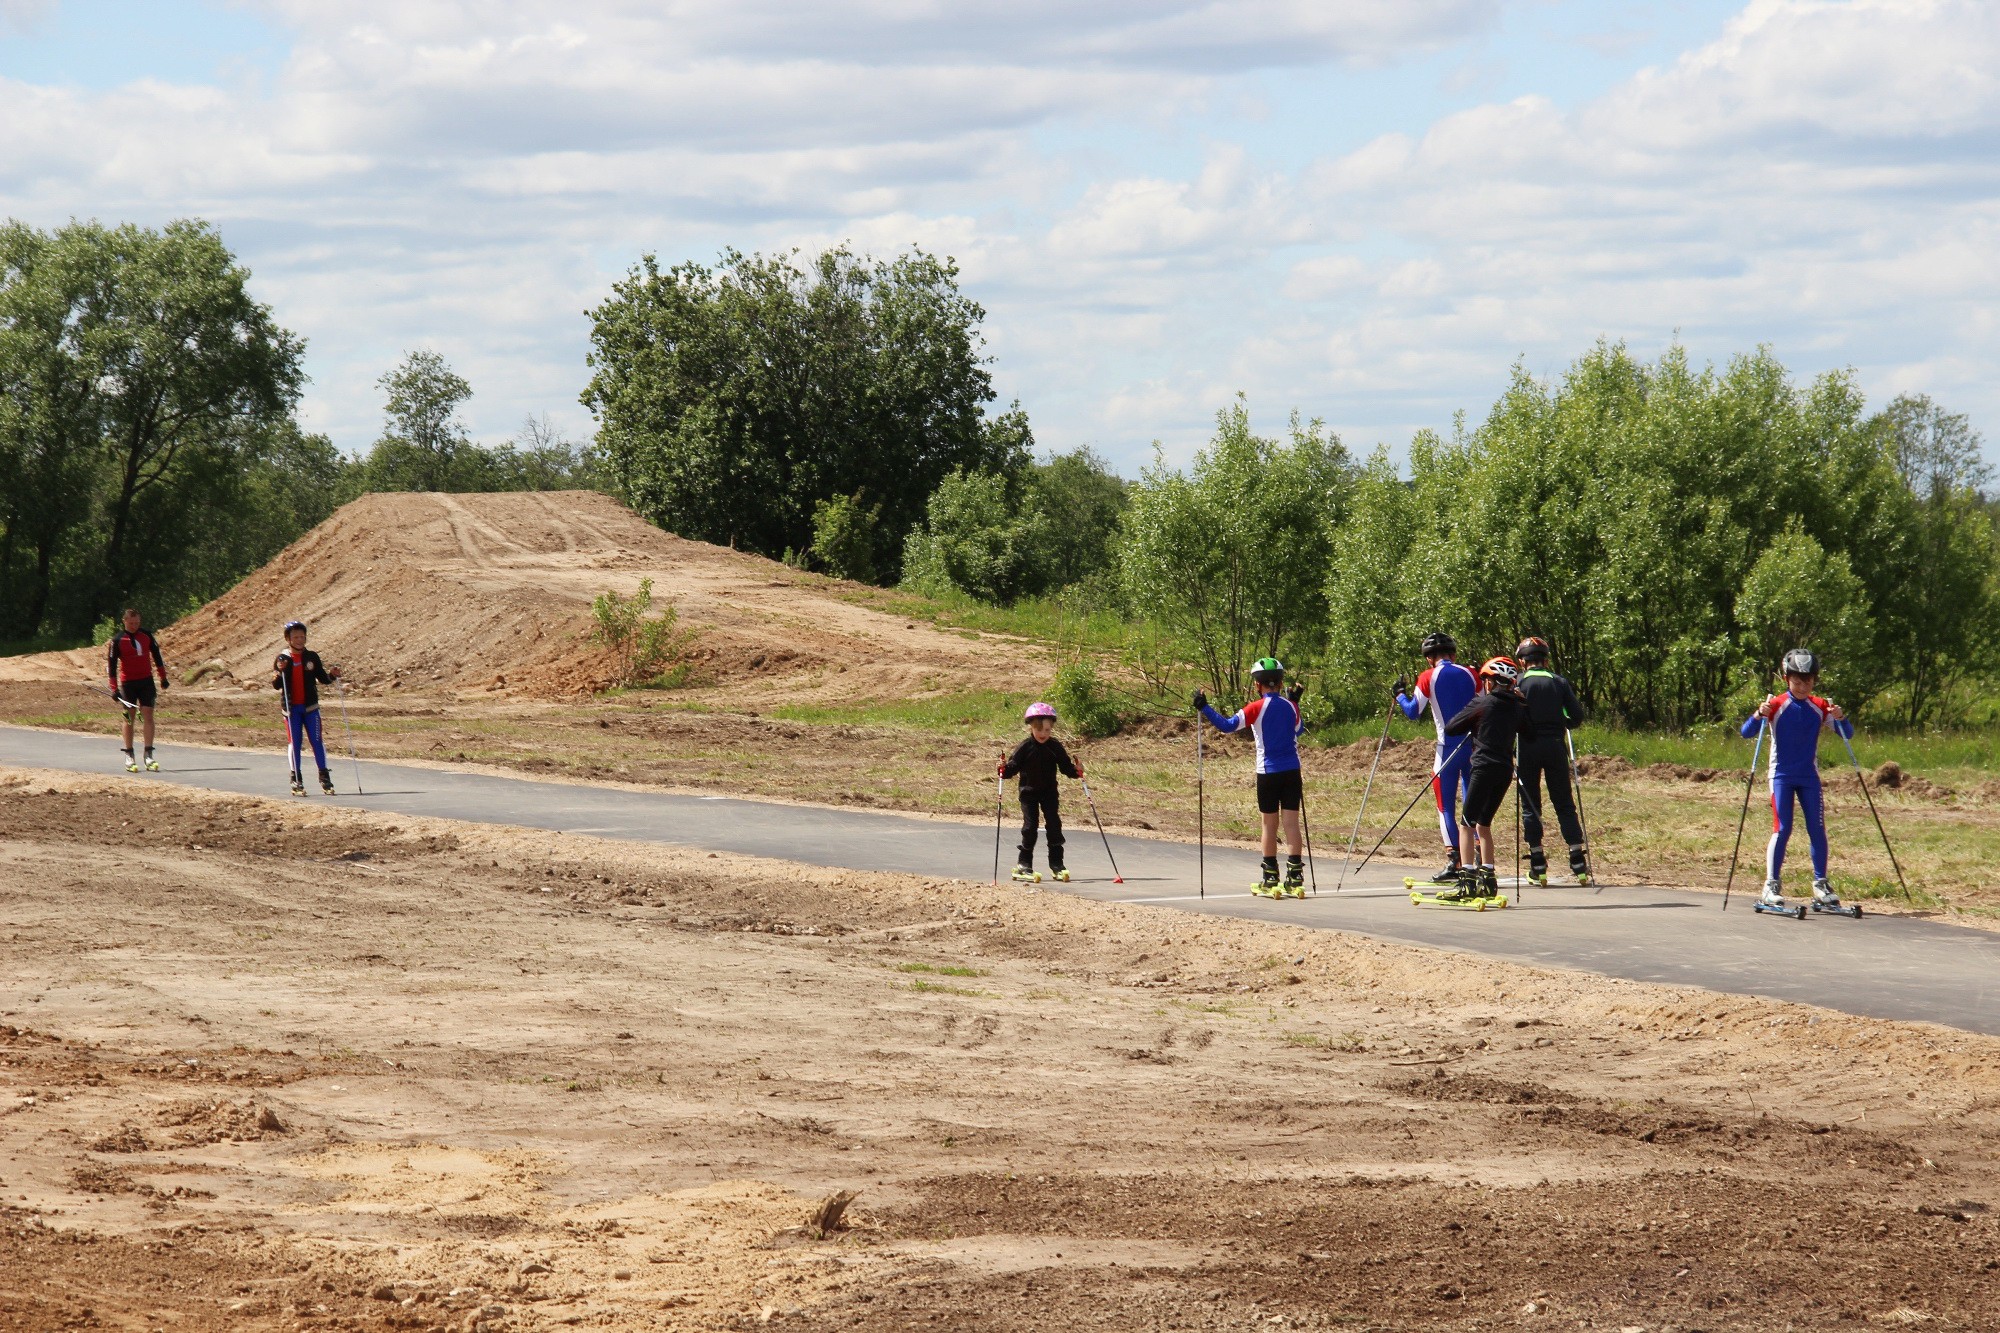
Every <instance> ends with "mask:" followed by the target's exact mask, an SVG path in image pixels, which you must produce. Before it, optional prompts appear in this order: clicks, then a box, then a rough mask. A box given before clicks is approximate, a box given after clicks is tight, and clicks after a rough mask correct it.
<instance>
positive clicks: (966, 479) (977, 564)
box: [902, 471, 1048, 605]
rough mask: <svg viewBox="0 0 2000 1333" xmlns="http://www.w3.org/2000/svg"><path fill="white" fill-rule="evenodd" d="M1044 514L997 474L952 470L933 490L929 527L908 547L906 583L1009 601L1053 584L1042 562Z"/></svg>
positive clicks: (928, 589)
mask: <svg viewBox="0 0 2000 1333" xmlns="http://www.w3.org/2000/svg"><path fill="white" fill-rule="evenodd" d="M1047 545H1048V542H1047V535H1046V520H1045V518H1044V515H1043V513H1042V511H1041V510H1040V509H1038V508H1033V507H1026V508H1024V507H1023V506H1022V504H1021V502H1020V496H1019V488H1018V486H1017V485H1016V484H1015V483H1014V482H1013V481H1012V480H1011V479H1010V478H1008V477H1006V476H1004V475H1002V474H1001V473H998V472H964V471H959V472H953V473H952V474H951V475H949V476H947V477H946V478H945V479H944V480H943V481H942V482H940V483H939V484H938V488H937V489H936V490H935V491H933V492H931V496H930V500H929V501H928V503H927V505H926V508H925V517H924V523H923V526H922V527H920V528H918V529H917V530H916V531H914V532H912V533H910V535H909V537H908V538H907V539H906V540H905V543H904V551H903V562H902V567H903V583H904V584H905V586H907V587H911V588H914V589H916V590H918V591H920V592H925V593H929V594H931V595H932V596H940V595H943V594H946V593H948V592H950V591H952V590H954V589H956V590H957V591H960V592H964V593H967V594H969V595H971V596H973V597H977V598H978V599H980V600H981V601H984V602H993V603H996V604H1001V605H1005V604H1007V603H1010V602H1013V601H1015V600H1016V599H1018V598H1021V597H1025V596H1032V595H1033V594H1035V593H1037V592H1040V591H1041V590H1042V589H1043V588H1044V587H1045V586H1046V584H1047V579H1046V577H1045V575H1044V572H1043V566H1042V564H1041V559H1042V553H1043V550H1044V549H1045V548H1046V546H1047Z"/></svg>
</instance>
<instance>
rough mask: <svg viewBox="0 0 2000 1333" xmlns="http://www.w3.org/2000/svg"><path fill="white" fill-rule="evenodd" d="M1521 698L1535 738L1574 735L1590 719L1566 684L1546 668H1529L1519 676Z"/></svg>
mask: <svg viewBox="0 0 2000 1333" xmlns="http://www.w3.org/2000/svg"><path fill="white" fill-rule="evenodd" d="M1521 694H1522V696H1523V697H1524V698H1526V699H1527V701H1528V717H1529V718H1530V719H1531V720H1532V721H1533V722H1534V724H1535V735H1536V736H1538V737H1549V736H1561V735H1562V734H1563V733H1564V732H1565V731H1574V730H1575V729H1576V728H1578V727H1580V726H1582V725H1583V723H1584V720H1585V719H1586V718H1587V717H1589V716H1590V715H1589V714H1588V713H1586V712H1584V711H1583V705H1582V704H1581V703H1578V702H1577V698H1576V691H1575V690H1573V689H1571V688H1570V687H1569V682H1568V681H1566V680H1564V679H1563V678H1562V677H1561V676H1558V675H1557V674H1556V673H1555V672H1553V671H1550V670H1549V669H1548V668H1546V667H1530V668H1529V669H1528V670H1526V671H1524V672H1522V673H1521Z"/></svg>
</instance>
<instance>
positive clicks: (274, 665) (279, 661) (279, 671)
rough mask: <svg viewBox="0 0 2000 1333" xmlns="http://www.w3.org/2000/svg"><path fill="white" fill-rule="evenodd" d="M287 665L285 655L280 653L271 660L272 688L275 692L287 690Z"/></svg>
mask: <svg viewBox="0 0 2000 1333" xmlns="http://www.w3.org/2000/svg"><path fill="white" fill-rule="evenodd" d="M285 665H286V663H285V655H284V654H283V653H279V654H278V655H277V656H276V657H274V658H272V659H271V688H272V689H274V690H282V689H284V688H285Z"/></svg>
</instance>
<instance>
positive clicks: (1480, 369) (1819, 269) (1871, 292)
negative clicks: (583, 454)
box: [0, 0, 2000, 475]
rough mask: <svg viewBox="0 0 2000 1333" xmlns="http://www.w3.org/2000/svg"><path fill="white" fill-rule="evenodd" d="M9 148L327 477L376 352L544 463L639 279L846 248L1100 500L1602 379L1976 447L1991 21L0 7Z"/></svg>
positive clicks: (991, 8) (539, 7)
mask: <svg viewBox="0 0 2000 1333" xmlns="http://www.w3.org/2000/svg"><path fill="white" fill-rule="evenodd" d="M0 126H4V132H0V216H10V217H15V218H19V219H22V220H24V221H27V222H29V223H32V224H34V225H37V226H45V227H47V226H56V225H60V224H61V223H63V222H64V221H66V220H68V219H70V218H72V217H74V218H94V219H97V220H100V221H103V222H106V223H115V222H124V221H134V222H140V223H144V224H148V225H159V224H162V223H165V222H167V221H168V220H170V219H173V218H179V217H200V218H205V219H207V220H208V221H210V222H211V223H213V224H214V225H215V226H216V228H217V229H218V230H219V231H220V233H221V235H222V237H223V239H224V241H225V242H226V243H227V244H228V245H229V246H230V247H231V248H232V249H233V250H234V251H235V252H236V254H237V255H238V256H239V257H240V258H241V260H242V261H243V263H244V264H245V265H246V266H247V267H248V268H249V269H250V270H251V271H252V274H253V278H252V284H253V289H254V291H255V293H256V295H257V297H258V299H260V300H262V301H264V302H266V303H267V304H269V305H270V306H271V307H272V309H273V311H274V312H275V314H276V317H277V318H278V320H279V322H281V323H282V324H284V325H285V326H286V327H288V328H291V329H293V330H295V331H296V332H298V333H299V334H301V335H303V336H304V337H305V338H306V340H307V370H308V372H309V374H310V375H311V377H312V380H311V383H310V385H309V386H308V388H307V391H306V396H305V400H304V404H303V408H302V414H303V417H304V419H305V421H306V423H307V424H308V425H309V426H310V427H311V428H313V429H316V430H322V431H325V432H327V433H328V434H329V435H331V436H332V438H333V439H334V441H335V442H336V443H337V444H339V445H341V446H342V447H343V448H347V449H350V450H358V449H363V448H365V447H366V446H367V445H368V444H369V443H370V442H371V441H372V440H373V439H375V438H376V436H377V435H378V434H379V433H380V431H381V424H382V393H381V391H380V390H379V388H378V387H377V385H376V380H377V379H378V378H379V377H380V376H381V375H382V374H383V373H384V372H385V371H387V370H388V369H389V368H390V367H392V366H393V365H394V364H395V363H396V361H397V360H398V359H399V358H400V357H401V356H402V354H403V353H404V352H405V351H406V350H408V349H413V348H428V349H431V350H435V351H437V352H439V353H441V354H442V355H443V356H444V357H445V358H446V359H447V360H448V361H449V362H450V363H451V364H452V366H453V367H454V368H455V369H456V370H458V371H459V373H461V374H462V375H464V376H465V377H466V378H467V379H468V380H469V381H470V382H471V384H472V386H473V388H474V397H473V399H472V401H471V402H470V403H469V404H468V406H467V409H466V412H465V416H466V418H467V421H468V424H469V425H470V426H471V427H472V428H473V431H474V434H475V435H476V436H478V437H479V438H482V439H486V440H489V441H497V440H500V439H503V438H506V437H508V436H511V435H513V434H514V433H515V432H516V430H517V429H518V428H519V426H520V423H521V421H522V420H523V418H524V417H526V416H528V415H531V414H533V415H546V416H548V417H550V418H552V419H553V421H554V422H555V423H557V424H558V425H559V426H561V427H562V428H563V429H565V430H566V431H567V432H568V433H570V434H571V435H572V436H575V437H578V438H581V437H585V436H587V435H588V434H589V433H590V431H591V428H592V422H591V418H590V416H589V413H588V412H587V411H586V410H584V409H583V408H582V407H581V406H580V405H579V403H578V401H577V395H578V393H579V392H580V391H581V390H582V388H583V386H584V384H585V383H586V382H587V380H588V378H589V369H588V367H587V366H586V364H585V355H586V352H587V348H588V329H589V321H588V319H587V317H586V314H585V312H586V311H587V310H588V309H589V308H590V307H591V306H593V305H595V304H597V303H598V302H599V301H601V300H603V299H604V297H605V296H606V295H607V294H608V292H609V290H610V287H611V284H612V283H613V282H615V281H616V280H617V279H618V278H620V277H621V276H623V275H624V274H625V273H626V272H627V271H628V270H629V269H630V268H631V266H632V265H633V264H634V263H635V262H637V260H638V259H639V257H640V256H641V255H643V254H648V253H651V254H655V255H657V256H659V258H660V260H661V261H662V262H663V263H675V262H679V261H681V260H686V259H692V260H699V261H709V260H713V259H714V258H715V256H716V255H717V254H718V253H719V252H720V251H722V250H723V249H724V248H725V247H734V248H736V249H739V250H744V251H765V252H771V251H781V250H787V249H791V248H794V247H797V248H800V249H803V250H806V251H813V250H817V249H820V248H823V247H825V246H828V245H832V244H837V243H840V242H843V241H845V242H849V243H851V244H852V245H853V246H855V247H856V248H858V249H860V250H863V251H866V252H869V253H873V254H876V255H879V256H885V257H886V256H888V255H890V254H893V253H896V252H897V251H899V250H902V249H904V248H906V247H910V246H920V247H922V248H924V249H927V250H930V251H933V252H935V253H940V254H947V255H951V256H953V257H955V258H956V259H957V261H958V263H959V265H960V268H961V283H962V285H963V287H964V289H965V290H966V292H967V293H968V294H969V295H971V296H972V297H973V298H974V299H975V300H977V301H979V302H980V303H981V305H983V306H984V307H985V309H986V311H987V320H986V324H985V334H986V339H987V344H986V346H987V351H988V352H989V353H990V355H991V356H992V358H993V363H992V367H991V368H992V372H993V376H994V383H995V387H996V389H997V390H998V392H999V394H1000V402H999V403H998V404H996V406H1004V405H1005V403H1006V402H1007V401H1009V400H1012V399H1019V400H1020V402H1021V404H1022V406H1023V407H1024V408H1026V410H1027V412H1028V415H1029V418H1030V420H1031V421H1032V423H1033V425H1034V429H1035V432H1036V436H1037V439H1038V441H1039V442H1040V444H1041V445H1042V446H1043V447H1044V448H1047V449H1070V448H1074V447H1077V446H1079V445H1089V446H1091V447H1092V448H1095V449H1096V450H1097V451H1098V452H1099V453H1100V454H1102V455H1104V456H1105V457H1107V458H1108V459H1110V460H1111V461H1112V462H1113V463H1114V464H1115V465H1116V466H1117V467H1118V468H1119V469H1120V470H1121V471H1123V472H1125V473H1126V474H1128V475H1131V474H1134V473H1136V471H1137V470H1138V468H1140V467H1141V466H1143V465H1144V464H1145V463H1146V462H1148V461H1149V460H1150V459H1151V458H1152V457H1153V452H1154V447H1155V442H1158V445H1159V447H1160V448H1161V449H1162V450H1163V451H1164V454H1165V456H1166V457H1167V459H1168V460H1169V461H1171V462H1176V463H1178V462H1181V461H1184V460H1185V459H1187V458H1188V457H1189V456H1190V455H1191V454H1192V453H1193V451H1194V450H1195V449H1197V448H1199V447H1200V445H1201V444H1202V443H1203V441H1204V440H1205V439H1206V438H1207V437H1208V435H1209V433H1210V432H1211V430H1212V428H1213V423H1214V417H1215V413H1216V412H1217V410H1218V409H1220V408H1222V407H1223V406H1225V405H1226V404H1227V403H1229V402H1230V401H1231V400H1232V399H1233V398H1234V397H1235V395H1236V394H1238V393H1242V394H1245V395H1247V398H1248V401H1249V403H1250V406H1251V410H1252V413H1253V419H1254V420H1255V422H1256V424H1257V425H1258V426H1259V427H1260V428H1261V429H1265V430H1267V431H1277V430H1279V429H1282V427H1283V424H1284V421H1285V419H1286V417H1287V416H1288V415H1289V414H1290V413H1291V412H1293V411H1297V412H1298V413H1300V414H1301V415H1303V416H1305V417H1318V418H1321V419H1323V420H1325V421H1326V422H1327V423H1328V424H1329V425H1331V426H1332V427H1333V428H1334V429H1335V430H1336V431H1337V432H1338V433H1339V434H1340V435H1341V437H1342V438H1343V439H1344V440H1345V441H1346V442H1347V444H1348V446H1349V448H1350V449H1353V450H1355V451H1356V452H1357V453H1365V452H1367V451H1368V450H1370V449H1371V448H1373V447H1374V446H1375V445H1376V444H1378V443H1380V444H1386V445H1388V446H1389V447H1390V448H1391V450H1392V451H1399V450H1400V449H1401V447H1402V445H1403V444H1404V443H1405V442H1406V441H1407V440H1408V438H1409V436H1410V435H1411V433H1412V432H1413V431H1415V430H1418V429H1420V428H1424V427H1431V428H1436V429H1449V427H1450V424H1451V421H1452V418H1453V414H1454V413H1456V412H1460V411H1463V412H1465V413H1467V414H1468V416H1469V417H1470V418H1471V419H1472V420H1474V421H1477V420H1478V419H1479V418H1480V417H1481V416H1483V414H1484V413H1485V411H1486V410H1487V409H1488V407H1489V406H1490V405H1491V404H1492V402H1493V400H1494V399H1495V398H1496V397H1497V396H1498V394H1499V393H1500V392H1501V390H1502V389H1503V388H1504V387H1505V385H1506V383H1507V381H1508V379H1509V376H1510V375H1511V373H1512V369H1513V367H1514V366H1515V365H1517V364H1519V365H1523V366H1525V367H1527V368H1528V369H1529V370H1530V371H1531V372H1533V373H1535V374H1537V375H1541V376H1554V375H1559V374H1560V373H1561V372H1562V370H1563V368H1564V367H1565V366H1566V365H1567V364H1569V363H1570V362H1571V361H1572V360H1574V359H1575V358H1576V357H1577V356H1579V355H1581V354H1582V353H1584V352H1585V351H1587V350H1588V349H1589V348H1590V347H1591V346H1592V344H1593V343H1594V342H1596V341H1597V340H1599V339H1609V340H1613V341H1623V342H1624V343H1626V344H1627V345H1628V346H1630V347H1631V348H1632V349H1633V350H1634V351H1635V352H1637V353H1639V354H1642V355H1644V356H1647V357H1652V356H1655V355H1657V354H1658V353H1659V352H1660V351H1661V350H1662V349H1663V348H1665V347H1666V346H1668V345H1670V344H1672V343H1673V342H1675V341H1679V342H1680V343H1681V344H1682V345H1684V346H1685V347H1687V348H1688V350H1689V351H1690V352H1691V353H1692V355H1693V356H1694V357H1695V358H1696V359H1697V360H1703V361H1714V362H1718V363H1720V362H1724V361H1726V360H1727V359H1728V358H1729V357H1730V356H1732V355H1734V354H1736V353H1739V352H1744V351H1748V350H1751V349H1753V348H1755V347H1757V346H1759V345H1768V346H1770V347H1771V348H1772V350H1773V351H1774V352H1776V354H1777V355H1778V356H1779V357H1780V358H1782V359H1783V360H1784V362H1785V363H1786V364H1787V365H1788V366H1789V367H1791V369H1792V370H1793V372H1794V373H1795V374H1796V375H1797V376H1799V377H1800V378H1801V379H1805V378H1808V377H1810V376H1812V375H1816V374H1819V373H1822V372H1825V371H1829V370H1839V369H1843V368H1846V369H1851V370H1852V371H1853V372H1854V373H1855V375H1856V376H1857V378H1858V382H1859V384H1860V386H1861V388H1862V390H1863V391H1864V393H1865V394H1866V395H1867V396H1868V398H1869V400H1870V401H1871V402H1873V403H1878V404H1879V403H1882V402H1886V401H1887V400H1888V399H1889V398H1890V397H1892V396H1894V395H1895V394H1898V393H1905V392H1915V393H1928V394H1930V395H1932V396H1933V397H1934V398H1936V399H1937V400H1938V401H1939V402H1941V403H1942V404H1944V405H1945V406H1946V407H1948V408H1950V409H1952V410H1954V411H1960V412H1965V413H1967V414H1969V415H1970V416H1971V418H1972V421H1973V423H1974V425H1975V426H1976V427H1978V428H1981V429H1982V430H1992V429H1994V423H1996V422H2000V382H1996V380H1995V377H1994V376H1993V375H1992V374H1991V373H1990V368H1991V367H1992V365H1993V364H1994V362H1995V359H1996V354H2000V320H1996V310H2000V305H1997V304H1996V302H2000V245H1996V244H1995V240H1996V237H1995V232H1996V224H2000V4H1993V3H1991V0H1750V2H1749V3H1747V4H1746V3H1743V0H1734V2H1733V3H1723V2H1720V0H1678V2H1675V3H1670V2H1668V0H1588V2H1587V3H1586V2H1584V0H1236V2H1235V3H1204V2H1203V0H1097V2H1095V3H1091V2H1089V0H949V2H948V0H847V2H846V3H829V2H828V0H341V3H338V4H327V3H324V0H0ZM1995 452H1996V451H1995V449H1994V448H1993V447H1992V446H1989V449H1988V455H1989V457H1993V456H1995Z"/></svg>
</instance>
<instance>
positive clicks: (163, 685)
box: [160, 676, 173, 690]
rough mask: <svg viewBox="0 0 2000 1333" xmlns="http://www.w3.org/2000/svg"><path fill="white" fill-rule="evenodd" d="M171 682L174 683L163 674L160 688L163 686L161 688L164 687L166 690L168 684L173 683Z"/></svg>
mask: <svg viewBox="0 0 2000 1333" xmlns="http://www.w3.org/2000/svg"><path fill="white" fill-rule="evenodd" d="M171 684H173V682H172V681H170V680H168V679H167V678H166V677H165V676H162V677H160V688H161V689H163V690H164V689H166V688H167V686H169V685H171Z"/></svg>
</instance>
